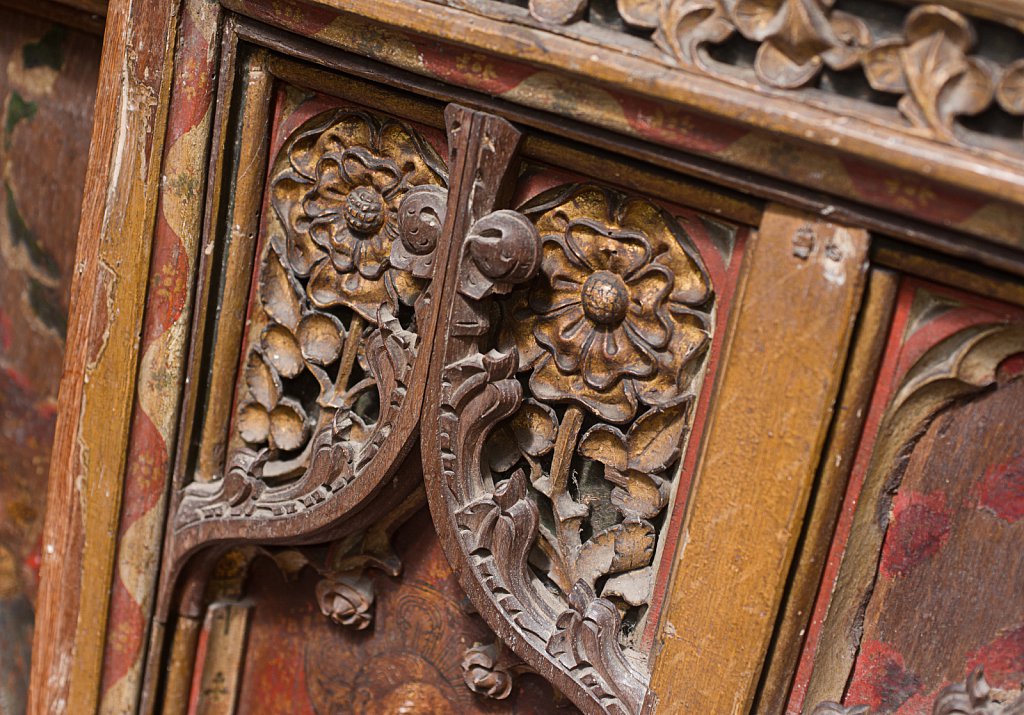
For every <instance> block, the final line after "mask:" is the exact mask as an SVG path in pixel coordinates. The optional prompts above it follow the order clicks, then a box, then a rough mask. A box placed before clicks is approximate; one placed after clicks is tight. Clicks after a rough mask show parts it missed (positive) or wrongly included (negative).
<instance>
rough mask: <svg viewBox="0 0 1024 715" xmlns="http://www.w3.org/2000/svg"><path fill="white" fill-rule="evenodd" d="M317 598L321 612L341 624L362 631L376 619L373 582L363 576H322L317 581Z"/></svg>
mask: <svg viewBox="0 0 1024 715" xmlns="http://www.w3.org/2000/svg"><path fill="white" fill-rule="evenodd" d="M316 600H317V603H318V604H319V605H320V612H321V613H323V614H324V615H325V616H327V617H328V618H330V619H331V620H332V621H334V622H335V623H337V624H338V625H342V626H349V627H350V628H354V629H355V630H357V631H361V630H364V629H366V628H368V627H369V625H370V623H371V622H372V621H373V612H372V609H373V600H374V590H373V582H371V581H370V580H369V579H367V578H364V577H363V576H350V575H346V574H341V575H338V576H334V577H329V578H324V579H322V580H321V581H320V583H318V584H317V585H316Z"/></svg>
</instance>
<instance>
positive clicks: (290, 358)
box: [262, 325, 305, 377]
mask: <svg viewBox="0 0 1024 715" xmlns="http://www.w3.org/2000/svg"><path fill="white" fill-rule="evenodd" d="M262 343H263V356H264V357H265V358H266V360H267V362H269V363H270V364H271V365H273V366H274V369H275V370H277V373H278V374H279V375H283V376H284V377H295V376H296V375H298V374H299V373H300V372H302V368H303V367H305V362H304V361H303V359H302V351H301V350H300V349H299V344H298V342H296V340H295V336H294V335H292V332H291V331H290V330H288V329H287V328H285V327H284V326H283V325H269V326H267V328H266V329H265V330H264V331H263V340H262Z"/></svg>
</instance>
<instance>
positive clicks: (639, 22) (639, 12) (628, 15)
mask: <svg viewBox="0 0 1024 715" xmlns="http://www.w3.org/2000/svg"><path fill="white" fill-rule="evenodd" d="M618 8H619V14H620V15H621V16H622V19H623V20H625V21H626V23H627V24H629V25H631V26H633V27H637V28H640V29H644V30H653V29H654V28H655V27H657V26H658V11H659V10H660V8H661V3H660V2H659V1H658V0H619V2H618Z"/></svg>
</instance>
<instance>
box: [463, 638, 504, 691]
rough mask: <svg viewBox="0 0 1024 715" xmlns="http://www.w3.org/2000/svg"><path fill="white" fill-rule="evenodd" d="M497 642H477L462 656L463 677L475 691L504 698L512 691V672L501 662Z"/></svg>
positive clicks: (467, 685)
mask: <svg viewBox="0 0 1024 715" xmlns="http://www.w3.org/2000/svg"><path fill="white" fill-rule="evenodd" d="M499 648H500V646H499V645H498V644H497V643H489V644H486V645H485V644H482V643H476V644H474V645H473V647H472V648H468V649H466V652H465V654H464V655H463V657H462V677H463V679H464V680H465V681H466V687H468V688H469V689H470V690H472V691H473V692H474V693H478V694H480V695H483V696H486V697H488V698H494V699H495V700H504V699H505V698H507V697H508V696H509V694H510V693H511V692H512V673H510V672H509V671H508V670H507V669H505V668H504V667H502V665H501V663H500V662H499Z"/></svg>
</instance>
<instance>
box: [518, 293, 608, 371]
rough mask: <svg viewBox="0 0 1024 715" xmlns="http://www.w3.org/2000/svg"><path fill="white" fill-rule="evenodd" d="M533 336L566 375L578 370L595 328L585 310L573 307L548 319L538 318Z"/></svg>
mask: <svg viewBox="0 0 1024 715" xmlns="http://www.w3.org/2000/svg"><path fill="white" fill-rule="evenodd" d="M535 321H536V322H535V323H534V326H533V336H534V338H536V340H537V342H538V343H540V344H541V345H543V346H544V347H546V348H547V349H548V350H549V351H550V352H551V353H552V355H554V357H555V361H556V362H557V363H558V368H559V369H560V370H562V371H563V372H575V371H576V369H577V368H578V367H579V363H580V357H581V354H582V348H583V344H584V342H585V341H586V340H587V339H588V338H589V337H590V336H591V335H592V334H593V331H594V325H593V323H591V322H590V321H589V320H587V318H586V316H585V315H584V314H583V306H581V305H579V304H576V305H570V306H567V307H565V308H562V309H561V310H559V311H557V312H555V313H551V314H549V315H541V316H537V317H536V318H535Z"/></svg>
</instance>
